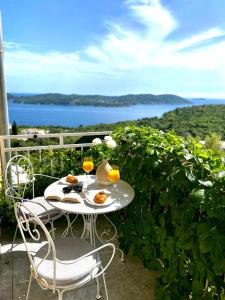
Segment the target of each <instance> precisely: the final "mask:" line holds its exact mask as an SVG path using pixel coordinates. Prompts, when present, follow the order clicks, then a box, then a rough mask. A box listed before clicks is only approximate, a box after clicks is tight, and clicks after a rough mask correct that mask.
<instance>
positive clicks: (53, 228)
mask: <svg viewBox="0 0 225 300" xmlns="http://www.w3.org/2000/svg"><path fill="white" fill-rule="evenodd" d="M50 224H51V235H52V239H53V240H54V239H55V227H54V222H53V221H51V222H50Z"/></svg>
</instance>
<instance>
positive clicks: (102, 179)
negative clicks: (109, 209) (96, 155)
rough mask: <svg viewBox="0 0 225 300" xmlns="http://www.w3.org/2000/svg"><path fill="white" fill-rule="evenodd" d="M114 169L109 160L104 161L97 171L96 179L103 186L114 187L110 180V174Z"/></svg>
mask: <svg viewBox="0 0 225 300" xmlns="http://www.w3.org/2000/svg"><path fill="white" fill-rule="evenodd" d="M111 169H112V167H111V166H110V164H109V162H108V160H107V159H103V161H102V162H101V163H100V165H99V166H98V168H97V170H96V179H97V181H98V182H99V183H100V184H102V185H112V182H110V181H109V180H108V172H109V170H111Z"/></svg>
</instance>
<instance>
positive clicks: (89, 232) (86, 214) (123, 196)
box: [44, 175, 135, 260]
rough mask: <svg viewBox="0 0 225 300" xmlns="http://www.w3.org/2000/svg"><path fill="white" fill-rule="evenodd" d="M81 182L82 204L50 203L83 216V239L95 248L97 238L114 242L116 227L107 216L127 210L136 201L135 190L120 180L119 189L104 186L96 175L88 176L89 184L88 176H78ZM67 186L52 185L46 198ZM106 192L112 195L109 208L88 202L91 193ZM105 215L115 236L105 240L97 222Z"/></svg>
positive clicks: (60, 191) (102, 241)
mask: <svg viewBox="0 0 225 300" xmlns="http://www.w3.org/2000/svg"><path fill="white" fill-rule="evenodd" d="M77 178H78V181H79V182H83V184H84V193H82V194H81V195H82V197H80V198H79V199H80V200H81V202H80V203H68V202H61V201H50V200H48V203H50V204H51V205H52V206H54V207H55V208H57V209H59V210H61V211H63V212H68V213H73V214H77V215H82V217H83V221H84V227H83V233H82V236H81V237H82V238H89V239H90V242H91V244H92V245H93V246H95V243H96V238H97V239H98V240H99V241H100V242H101V243H106V242H109V241H112V240H113V239H115V238H116V235H117V231H116V227H115V225H114V224H113V223H112V222H111V221H110V220H109V218H108V217H107V216H106V215H105V214H107V213H111V212H114V211H117V210H120V209H123V208H125V207H126V206H127V205H129V204H130V203H131V202H132V201H133V199H134V195H135V193H134V189H133V188H132V187H131V185H130V184H128V183H127V182H125V181H123V180H120V181H119V182H118V185H117V188H116V189H114V188H113V186H102V185H100V184H99V183H98V182H97V181H96V177H95V175H91V176H88V183H87V180H86V179H87V176H86V175H80V176H77ZM64 186H66V185H65V184H63V183H61V182H60V180H59V181H56V182H54V183H52V184H51V185H49V186H48V187H47V188H46V190H45V192H44V196H45V197H47V196H50V195H54V194H57V193H60V194H61V193H62V188H63V187H64ZM102 190H104V191H106V192H109V193H110V197H111V199H112V203H111V204H110V205H107V206H104V205H103V206H96V205H92V204H90V203H89V202H87V201H86V196H85V195H86V193H89V192H91V193H92V194H95V193H98V192H100V191H102ZM100 214H103V215H104V216H105V218H106V219H107V220H108V221H109V222H110V224H111V225H112V226H113V228H114V231H115V232H114V235H113V237H111V238H110V239H103V235H104V234H105V232H103V233H102V234H101V235H99V233H98V231H97V228H96V220H97V217H98V215H100ZM118 250H119V251H120V252H121V254H122V259H121V260H123V258H124V255H123V252H122V251H121V250H120V249H118Z"/></svg>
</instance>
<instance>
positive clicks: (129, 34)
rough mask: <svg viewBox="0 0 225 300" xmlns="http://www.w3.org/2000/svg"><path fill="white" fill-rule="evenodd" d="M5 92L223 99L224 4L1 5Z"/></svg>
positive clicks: (99, 1) (43, 0) (8, 1)
mask: <svg viewBox="0 0 225 300" xmlns="http://www.w3.org/2000/svg"><path fill="white" fill-rule="evenodd" d="M0 9H1V13H2V23H3V38H4V49H5V55H4V61H5V73H6V83H7V90H8V92H30V93H45V92H59V93H66V94H69V93H77V94H105V95H121V94H128V93H153V94H162V93H173V94H178V95H181V96H184V97H211V98H225V84H224V83H225V54H224V53H225V1H224V0H182V1H181V0H107V1H106V0H66V1H62V0H20V1H18V0H1V2H0Z"/></svg>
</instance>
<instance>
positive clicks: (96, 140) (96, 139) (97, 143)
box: [92, 138, 102, 146]
mask: <svg viewBox="0 0 225 300" xmlns="http://www.w3.org/2000/svg"><path fill="white" fill-rule="evenodd" d="M101 143H102V141H101V139H100V138H95V139H93V141H92V144H93V145H95V146H96V145H99V144H101Z"/></svg>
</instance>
